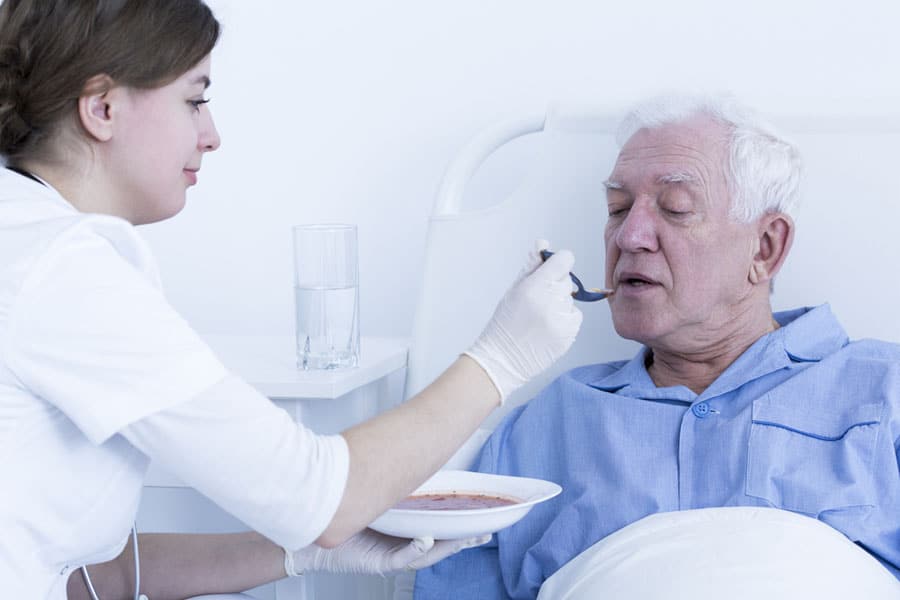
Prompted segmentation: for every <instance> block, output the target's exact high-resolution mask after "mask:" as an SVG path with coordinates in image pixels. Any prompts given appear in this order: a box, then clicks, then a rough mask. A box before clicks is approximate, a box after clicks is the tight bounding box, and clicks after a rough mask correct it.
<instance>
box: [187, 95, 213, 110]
mask: <svg viewBox="0 0 900 600" xmlns="http://www.w3.org/2000/svg"><path fill="white" fill-rule="evenodd" d="M207 102H209V98H201V99H200V100H188V104H190V105H191V106H193V107H194V110H200V107H201V106H202V105H204V104H206V103H207Z"/></svg>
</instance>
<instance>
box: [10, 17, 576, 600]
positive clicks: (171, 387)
mask: <svg viewBox="0 0 900 600" xmlns="http://www.w3.org/2000/svg"><path fill="white" fill-rule="evenodd" d="M218 34H219V24H218V23H217V22H216V20H215V18H214V17H213V15H212V13H211V12H210V10H209V9H208V8H207V7H206V6H205V5H204V4H203V3H202V2H201V1H200V0H80V1H78V2H72V1H71V0H5V2H3V4H2V6H0V153H2V155H3V157H4V158H5V161H6V164H7V167H8V168H6V169H0V256H2V261H0V481H2V482H3V483H2V488H0V532H2V535H0V596H2V597H4V598H17V599H23V598H52V599H64V598H67V597H68V598H70V599H75V598H88V597H91V596H89V595H88V585H87V582H88V580H91V581H92V583H93V587H94V588H95V592H94V593H95V594H96V595H97V596H99V597H100V598H104V599H107V598H121V597H129V596H130V595H131V594H133V592H134V586H135V581H134V580H135V577H136V573H135V556H134V554H135V550H139V554H140V566H141V592H143V593H144V594H147V595H148V596H149V598H150V599H151V600H159V599H161V598H184V597H188V596H192V595H197V594H203V593H217V592H228V591H238V590H242V589H247V588H250V587H253V586H256V585H259V584H261V583H265V582H267V581H272V580H275V579H278V578H280V577H284V576H285V575H286V574H287V575H294V574H299V573H301V572H303V571H309V570H330V571H335V572H346V571H352V572H362V573H381V572H387V571H391V570H397V569H405V568H420V567H423V566H426V565H429V564H431V563H433V562H435V561H437V560H440V559H441V558H443V557H445V556H448V555H449V554H452V553H453V552H456V551H458V550H460V549H461V548H462V547H464V546H466V545H470V544H475V543H479V542H480V541H482V540H463V541H460V542H437V543H434V542H433V541H432V540H430V539H423V540H414V541H412V542H411V541H410V540H398V539H396V538H388V537H385V536H380V535H378V534H375V533H374V532H371V531H369V530H366V529H365V527H366V525H367V524H368V523H369V522H371V521H372V520H373V519H374V518H375V517H376V516H378V515H379V514H380V513H382V512H383V511H384V510H386V509H387V508H389V507H390V506H391V505H392V504H393V503H394V502H395V501H397V500H398V499H400V498H401V497H403V496H404V495H406V494H407V493H408V492H410V491H411V490H412V489H414V488H415V487H416V486H417V485H419V484H420V483H421V482H423V481H424V480H425V479H426V478H427V477H428V476H430V475H431V474H432V473H433V472H434V471H435V470H437V469H438V468H439V467H440V465H441V464H443V463H444V462H445V461H446V460H447V459H448V458H449V457H450V456H451V454H452V453H453V452H454V450H455V449H456V448H457V447H458V446H460V445H461V444H462V442H463V441H464V440H465V439H466V438H467V437H468V436H469V435H470V434H471V433H472V432H473V431H474V430H475V428H476V427H477V426H478V424H479V423H480V422H481V421H482V419H483V418H484V417H485V416H487V415H488V414H489V413H490V411H491V410H492V409H493V408H495V407H496V406H498V405H499V404H500V403H502V401H503V399H504V398H505V397H507V396H508V394H509V393H510V392H511V391H512V390H514V389H515V388H516V387H518V386H519V385H521V384H522V383H524V382H525V381H527V380H528V379H529V378H531V377H533V376H534V375H535V374H537V373H538V372H540V371H542V370H543V369H545V368H546V367H547V366H549V365H550V364H551V363H552V362H553V361H555V360H556V359H557V358H558V357H559V356H560V355H561V354H563V353H564V352H565V351H566V349H567V348H568V347H569V345H570V344H571V342H572V340H573V339H574V337H575V334H576V333H577V330H578V328H579V326H580V323H581V315H580V313H579V312H578V311H577V310H576V309H575V308H574V307H573V305H572V299H571V297H570V295H569V292H570V290H571V287H570V283H569V280H568V277H567V272H568V271H569V269H570V268H571V265H572V261H573V258H572V255H571V254H570V253H568V252H558V253H557V254H556V255H555V256H554V257H552V258H551V259H550V260H548V261H547V262H546V263H544V264H543V265H542V266H538V265H539V264H540V261H539V259H538V258H537V257H536V256H534V255H533V256H531V257H529V261H528V263H527V265H526V268H525V269H524V270H523V273H522V276H521V277H520V279H519V280H518V281H517V283H516V284H514V286H513V287H512V288H511V289H510V290H509V292H508V293H507V294H506V296H505V297H504V298H503V299H502V300H501V301H500V304H499V305H498V308H497V310H496V312H495V314H494V316H493V318H492V319H491V321H490V322H489V323H488V325H487V327H486V328H485V330H484V332H483V333H482V335H481V336H480V337H479V339H478V340H476V341H475V343H474V344H473V346H472V347H471V348H470V349H469V350H468V351H467V352H465V353H464V354H463V355H462V356H461V357H460V358H459V359H458V360H457V361H456V362H455V363H454V364H453V365H451V366H450V367H449V368H448V370H447V371H446V372H445V373H444V374H442V375H441V376H440V377H439V378H438V379H437V380H436V381H435V382H434V383H433V384H432V385H431V386H430V387H428V388H427V389H426V390H424V391H423V392H422V393H421V394H419V395H418V396H416V397H415V398H413V399H411V400H410V401H409V402H407V403H404V404H403V405H402V406H400V407H398V408H397V409H395V410H393V411H391V412H389V413H386V414H384V415H381V416H379V417H377V418H375V419H373V420H371V421H369V422H366V423H363V424H361V425H359V426H356V427H354V428H352V429H349V430H347V431H345V432H343V433H342V434H340V435H333V436H321V435H316V434H314V433H312V432H310V431H309V430H307V429H305V428H303V427H302V426H298V425H297V424H295V423H293V422H292V421H291V420H290V418H289V417H288V416H287V414H286V413H284V412H283V411H281V410H279V409H277V408H276V407H274V406H273V405H272V404H271V403H270V402H269V401H268V400H267V399H266V398H264V397H263V396H261V395H260V394H259V393H258V392H256V391H255V390H254V389H253V388H251V387H250V386H248V385H247V384H246V383H244V382H242V381H241V380H240V379H238V378H237V377H235V376H234V375H231V374H229V373H228V372H227V371H226V369H225V368H224V367H223V366H222V364H221V363H220V362H219V360H218V359H217V358H216V357H215V356H214V355H213V354H212V352H211V351H210V350H209V348H207V346H206V345H205V344H204V343H203V342H202V340H201V339H200V338H199V337H198V336H197V334H196V333H195V332H194V331H192V330H191V328H190V327H189V326H188V324H187V323H185V321H184V320H183V319H181V318H180V317H179V316H178V315H177V314H176V313H175V311H174V310H173V309H172V307H171V306H170V305H169V304H168V303H167V302H166V300H165V297H164V296H163V294H162V291H161V288H160V283H159V279H158V275H157V272H156V266H155V263H154V260H153V257H152V256H151V253H150V251H149V249H148V247H147V245H146V244H145V243H144V242H143V241H142V240H141V238H140V237H139V236H138V234H137V232H136V230H135V226H136V225H141V224H144V223H152V222H156V221H160V220H163V219H167V218H169V217H172V216H174V215H175V214H177V213H178V212H179V211H180V210H181V209H182V207H183V206H184V202H185V192H186V190H187V188H188V187H190V186H192V185H194V184H195V183H196V181H197V172H198V171H199V170H200V167H201V164H202V158H203V156H204V155H205V154H206V153H207V152H211V151H213V150H215V149H216V148H218V146H219V136H218V133H217V132H216V128H215V126H214V125H213V121H212V117H211V116H210V112H209V108H208V106H207V104H206V103H207V102H208V100H207V98H206V97H205V95H204V94H205V91H206V88H207V87H208V86H209V84H210V52H211V50H212V48H213V46H214V45H215V43H216V39H217V37H218ZM150 459H153V460H156V461H158V462H159V463H161V464H162V465H164V466H165V467H166V468H167V469H168V470H170V471H172V472H174V473H175V474H176V475H178V476H180V477H181V478H182V479H183V480H185V481H186V482H188V483H190V484H191V485H192V486H193V487H195V488H196V489H198V490H199V491H201V492H202V493H204V494H205V495H207V496H208V497H209V498H211V499H212V500H213V501H215V502H216V503H218V504H219V505H220V506H222V507H223V508H224V509H226V510H228V511H229V512H231V513H232V514H233V515H235V516H237V517H238V518H240V519H241V520H242V521H244V522H245V523H247V524H248V525H249V526H250V527H252V528H253V530H254V531H252V532H247V533H238V534H228V535H217V536H201V535H179V534H145V535H141V536H140V539H139V543H134V542H135V540H134V539H132V538H131V537H130V536H129V531H130V529H131V524H132V522H133V520H134V517H135V513H136V510H137V506H138V501H139V499H140V491H141V483H142V479H143V477H144V473H145V471H146V468H147V464H148V462H149V460H150ZM85 565H86V566H87V568H86V569H85V570H82V569H81V567H83V566H85Z"/></svg>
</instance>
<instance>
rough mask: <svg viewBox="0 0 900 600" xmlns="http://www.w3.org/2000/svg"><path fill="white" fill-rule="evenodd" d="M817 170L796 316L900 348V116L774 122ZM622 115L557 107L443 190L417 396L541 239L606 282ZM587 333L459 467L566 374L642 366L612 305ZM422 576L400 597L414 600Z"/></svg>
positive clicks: (467, 154)
mask: <svg viewBox="0 0 900 600" xmlns="http://www.w3.org/2000/svg"><path fill="white" fill-rule="evenodd" d="M772 120H773V122H774V123H775V124H776V125H777V126H779V128H780V129H781V130H782V132H783V133H784V134H785V135H787V136H788V137H790V138H791V139H792V140H793V141H795V142H796V143H797V144H798V145H799V146H800V149H801V153H802V155H803V157H804V163H805V177H804V182H803V185H802V194H801V195H802V200H801V206H800V208H799V210H798V211H797V214H796V221H797V225H798V230H797V234H796V238H795V242H794V248H793V250H792V252H791V255H790V256H789V258H788V260H787V263H786V265H785V267H784V268H783V270H782V272H781V274H780V275H779V277H778V278H777V280H776V282H775V292H774V295H773V298H772V299H773V305H774V308H775V310H782V309H787V308H792V307H795V306H801V305H816V304H820V303H822V302H830V303H831V305H832V307H833V309H834V311H835V312H836V314H837V315H838V317H839V319H840V320H841V322H842V323H843V324H844V326H845V328H846V329H847V331H848V333H849V334H850V337H851V338H860V337H878V338H881V339H888V340H892V341H898V342H900V319H897V318H896V310H897V307H898V306H900V283H898V282H897V280H896V279H895V278H894V277H892V276H890V275H891V274H893V272H894V271H895V262H896V261H897V259H898V258H900V235H898V234H900V231H898V230H900V179H898V178H897V177H896V173H897V170H898V162H900V152H898V151H897V149H898V148H900V114H897V115H888V116H879V117H874V116H846V115H844V116H836V115H832V116H783V117H780V118H779V117H775V118H772ZM616 121H617V118H616V117H615V116H613V115H609V114H598V113H596V112H594V111H592V110H590V108H584V107H575V106H564V105H556V106H553V107H551V108H550V109H549V110H548V111H547V112H546V114H539V115H531V116H524V117H521V118H513V119H511V120H508V121H505V122H502V123H499V124H497V125H496V126H493V127H490V128H488V129H486V130H485V131H483V132H481V133H480V134H478V135H477V136H475V138H474V139H473V140H472V141H471V142H470V143H469V144H468V145H467V146H466V147H465V148H463V149H462V151H461V152H460V153H459V154H458V155H457V157H456V158H455V159H454V160H453V161H452V163H451V164H450V165H449V167H448V168H447V170H446V172H445V175H444V178H443V180H442V182H441V184H440V187H439V190H438V193H437V195H436V199H435V202H434V207H433V211H432V216H431V218H430V221H429V225H428V236H427V242H426V250H425V256H424V272H423V279H422V285H421V289H420V293H419V302H418V305H417V312H416V315H415V320H414V327H413V335H412V343H411V348H410V355H409V367H408V378H407V395H408V396H411V395H413V394H415V393H416V392H418V391H419V390H420V389H422V388H423V387H424V386H425V385H427V384H428V383H429V382H430V381H432V380H433V379H434V378H435V377H436V376H437V375H438V374H439V373H440V372H441V371H443V370H444V369H445V368H446V367H447V366H448V365H449V364H450V363H451V362H452V361H453V360H454V359H455V358H456V356H457V355H458V353H459V352H460V351H461V350H462V349H464V348H466V347H467V346H468V344H470V343H471V342H472V340H473V339H475V337H476V336H477V335H478V333H479V332H480V329H481V327H482V326H483V324H484V323H485V322H487V320H488V318H489V317H490V314H491V312H492V310H493V308H494V306H495V303H496V301H497V300H498V299H499V298H500V297H501V296H502V294H503V293H504V291H505V290H506V289H507V287H508V286H509V284H510V282H511V281H512V279H513V277H514V276H515V274H516V273H517V272H518V270H519V268H520V267H521V264H522V261H523V258H524V256H525V253H526V252H527V251H528V249H530V248H531V246H532V244H533V240H534V239H536V238H545V239H548V240H549V241H550V242H551V244H552V245H553V248H554V249H558V248H569V249H572V250H573V251H574V253H575V256H576V266H575V271H576V272H577V273H578V274H579V276H580V277H581V279H582V281H584V283H585V285H588V286H598V287H600V286H602V284H603V271H604V266H603V265H604V244H603V227H604V222H605V215H606V213H605V189H604V187H603V181H604V179H605V178H606V176H607V175H608V174H609V172H610V170H611V168H612V166H613V163H614V161H615V156H616V154H617V151H618V149H617V147H616V144H615V141H614V131H613V128H614V126H615V123H616ZM580 308H581V309H582V311H583V313H584V317H585V319H584V324H583V327H582V330H581V332H580V334H579V337H578V339H577V341H576V342H575V344H574V346H573V347H572V349H571V350H570V351H569V353H567V355H566V356H565V357H564V358H563V359H562V360H561V361H560V362H559V363H558V364H557V365H555V367H554V368H553V369H551V370H550V371H549V372H547V373H545V374H544V375H543V376H541V377H539V378H538V379H537V380H535V381H533V382H531V383H530V384H529V385H528V386H526V387H525V388H523V389H521V390H519V391H518V392H516V393H514V394H513V396H512V397H511V398H510V399H509V401H508V402H507V404H506V405H505V406H504V408H503V409H501V410H498V411H495V414H494V415H492V416H491V417H490V418H489V419H488V420H487V421H486V422H485V424H484V426H483V429H481V430H479V432H477V433H476V434H475V435H474V436H473V437H472V438H471V439H470V440H469V442H468V443H467V444H466V446H464V447H463V448H462V449H461V450H460V451H459V452H458V453H457V454H456V455H455V456H454V457H453V458H452V459H451V461H450V462H449V463H448V465H447V466H448V467H452V468H466V467H467V466H469V465H470V464H471V461H472V459H473V458H474V456H475V454H476V452H477V451H478V449H479V448H480V446H481V444H482V443H483V441H484V440H485V439H486V438H487V436H488V435H489V434H490V430H491V429H492V428H493V427H494V426H496V424H497V423H498V422H499V420H500V419H501V418H502V416H503V414H505V413H506V412H508V411H509V409H511V408H512V407H514V406H516V405H518V404H520V403H522V402H524V401H526V400H527V399H529V398H530V397H532V396H534V395H535V393H536V392H537V391H538V390H539V389H540V388H542V387H543V386H544V385H546V384H547V383H548V382H549V381H550V380H551V379H552V378H554V377H555V376H556V375H558V374H559V373H561V372H563V371H565V370H567V369H569V368H571V367H574V366H577V365H581V364H588V363H596V362H604V361H610V360H617V359H623V358H629V357H631V356H632V355H633V354H634V352H635V351H636V349H637V345H636V344H634V343H633V342H629V341H626V340H622V339H620V338H618V336H617V335H616V334H615V332H614V330H613V328H612V325H611V321H610V317H609V312H608V307H607V306H606V304H605V303H604V302H599V303H595V304H591V305H581V306H580ZM412 579H413V576H412V575H402V576H399V577H397V578H395V581H394V599H395V600H407V599H408V598H411V597H412V594H411V585H412Z"/></svg>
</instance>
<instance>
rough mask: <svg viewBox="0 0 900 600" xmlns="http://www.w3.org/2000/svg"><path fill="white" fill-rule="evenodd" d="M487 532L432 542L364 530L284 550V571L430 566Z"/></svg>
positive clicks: (368, 570) (376, 571) (380, 572)
mask: <svg viewBox="0 0 900 600" xmlns="http://www.w3.org/2000/svg"><path fill="white" fill-rule="evenodd" d="M490 539H491V536H490V535H485V536H482V537H478V538H467V539H461V540H440V541H434V540H433V539H432V538H430V537H424V538H416V539H414V540H409V539H405V538H397V537H391V536H389V535H383V534H381V533H378V532H376V531H372V530H371V529H364V530H362V531H361V532H359V533H357V534H356V535H354V536H353V537H351V538H350V539H348V540H347V541H346V542H344V543H342V544H341V545H339V546H336V547H334V548H330V549H325V548H320V547H319V546H316V545H315V544H313V545H310V546H307V547H306V548H302V549H300V550H298V551H296V552H290V551H288V550H285V560H284V571H285V573H287V574H288V575H291V576H296V575H302V574H303V573H304V572H306V571H327V572H329V573H354V574H365V575H384V574H386V573H391V572H395V571H404V570H406V571H411V570H416V569H423V568H425V567H430V566H431V565H433V564H434V563H436V562H438V561H439V560H443V559H445V558H447V557H448V556H450V555H452V554H456V553H457V552H459V551H460V550H465V549H466V548H472V547H474V546H480V545H481V544H485V543H487V542H488V541H489V540H490Z"/></svg>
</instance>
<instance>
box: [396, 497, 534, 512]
mask: <svg viewBox="0 0 900 600" xmlns="http://www.w3.org/2000/svg"><path fill="white" fill-rule="evenodd" d="M520 502H521V500H518V499H516V498H504V497H502V496H488V495H487V494H458V493H447V494H416V495H415V496H409V497H408V498H406V499H404V500H401V501H400V502H398V503H397V504H396V505H395V506H394V508H403V509H406V510H466V509H474V508H495V507H497V506H510V505H513V504H519V503H520Z"/></svg>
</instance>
